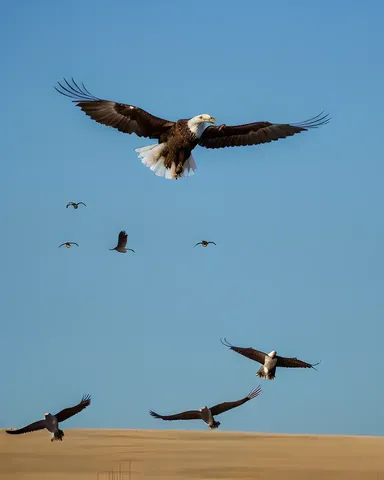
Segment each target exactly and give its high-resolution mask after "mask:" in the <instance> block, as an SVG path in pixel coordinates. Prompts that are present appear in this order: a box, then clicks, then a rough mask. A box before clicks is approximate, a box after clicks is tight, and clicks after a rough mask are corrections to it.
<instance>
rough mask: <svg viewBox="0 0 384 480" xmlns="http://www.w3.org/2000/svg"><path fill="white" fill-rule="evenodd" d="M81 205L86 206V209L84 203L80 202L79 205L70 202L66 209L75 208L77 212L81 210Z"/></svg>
mask: <svg viewBox="0 0 384 480" xmlns="http://www.w3.org/2000/svg"><path fill="white" fill-rule="evenodd" d="M79 205H84V207H86V205H85V203H84V202H79V203H75V202H69V203H68V204H67V206H66V207H65V208H68V207H73V208H74V209H75V210H77V209H78V208H79Z"/></svg>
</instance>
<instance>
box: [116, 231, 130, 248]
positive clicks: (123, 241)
mask: <svg viewBox="0 0 384 480" xmlns="http://www.w3.org/2000/svg"><path fill="white" fill-rule="evenodd" d="M127 242H128V234H127V233H126V232H124V230H123V231H121V232H120V233H119V240H118V242H117V246H118V247H120V248H121V247H125V246H126V245H127Z"/></svg>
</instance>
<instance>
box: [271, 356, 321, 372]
mask: <svg viewBox="0 0 384 480" xmlns="http://www.w3.org/2000/svg"><path fill="white" fill-rule="evenodd" d="M276 359H277V363H276V367H283V368H314V367H316V365H319V363H321V362H318V363H313V364H312V363H307V362H303V361H302V360H298V359H297V358H287V357H279V356H278V355H277V356H276ZM314 369H315V370H316V368H314Z"/></svg>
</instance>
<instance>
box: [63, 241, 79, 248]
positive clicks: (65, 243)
mask: <svg viewBox="0 0 384 480" xmlns="http://www.w3.org/2000/svg"><path fill="white" fill-rule="evenodd" d="M63 245H65V248H71V245H76V246H77V247H78V246H79V244H78V243H76V242H64V243H62V244H61V245H59V248H60V247H62V246H63Z"/></svg>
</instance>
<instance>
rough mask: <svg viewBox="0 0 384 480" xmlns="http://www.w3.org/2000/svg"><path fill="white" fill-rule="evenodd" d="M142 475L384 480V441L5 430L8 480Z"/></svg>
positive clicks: (1, 456)
mask: <svg viewBox="0 0 384 480" xmlns="http://www.w3.org/2000/svg"><path fill="white" fill-rule="evenodd" d="M119 466H120V469H121V470H125V471H126V473H124V474H120V475H119V474H118V473H117V470H118V469H119ZM129 468H131V473H129ZM108 470H110V471H112V470H114V471H115V473H114V474H112V473H109V474H108V473H107V471H108ZM98 472H99V473H98ZM103 472H104V473H103ZM140 478H149V479H152V478H153V479H154V478H161V479H164V480H165V479H170V480H176V479H180V480H181V479H211V480H212V479H217V480H218V479H252V480H259V479H260V480H261V479H268V480H291V479H292V480H293V479H294V480H319V479H327V480H328V479H329V480H333V479H345V480H347V479H348V480H356V479H361V480H384V437H341V436H317V435H313V436H310V435H302V436H300V435H263V434H244V433H228V432H220V431H204V430H203V431H201V432H187V431H150V430H139V431H135V430H72V429H68V430H65V439H64V441H63V442H61V443H59V442H54V443H51V442H50V436H49V433H48V432H44V431H43V432H34V433H31V434H29V435H22V436H18V437H16V436H15V437H11V436H10V435H7V434H6V433H5V432H4V430H0V479H1V480H24V479H25V480H27V479H28V480H32V479H33V480H59V479H60V480H63V479H71V480H72V479H73V480H80V479H81V480H91V479H92V480H97V479H98V480H104V479H105V480H112V479H113V480H136V479H140Z"/></svg>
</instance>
